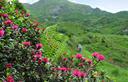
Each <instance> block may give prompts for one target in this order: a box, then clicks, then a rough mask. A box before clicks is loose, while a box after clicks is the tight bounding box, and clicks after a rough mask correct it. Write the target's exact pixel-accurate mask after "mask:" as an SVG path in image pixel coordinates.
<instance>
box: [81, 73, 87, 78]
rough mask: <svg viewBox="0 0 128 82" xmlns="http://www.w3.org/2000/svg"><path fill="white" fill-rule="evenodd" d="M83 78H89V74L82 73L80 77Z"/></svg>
mask: <svg viewBox="0 0 128 82" xmlns="http://www.w3.org/2000/svg"><path fill="white" fill-rule="evenodd" d="M79 76H80V77H81V78H84V77H86V76H87V74H86V73H84V72H80V75H79Z"/></svg>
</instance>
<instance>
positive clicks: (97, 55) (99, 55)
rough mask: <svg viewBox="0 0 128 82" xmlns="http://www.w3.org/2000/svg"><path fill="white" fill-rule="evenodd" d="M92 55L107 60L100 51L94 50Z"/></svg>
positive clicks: (100, 59)
mask: <svg viewBox="0 0 128 82" xmlns="http://www.w3.org/2000/svg"><path fill="white" fill-rule="evenodd" d="M92 56H93V57H95V58H97V59H98V60H99V61H103V60H105V57H104V56H103V55H101V54H100V53H98V52H94V53H93V54H92Z"/></svg>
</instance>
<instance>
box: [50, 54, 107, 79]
mask: <svg viewBox="0 0 128 82" xmlns="http://www.w3.org/2000/svg"><path fill="white" fill-rule="evenodd" d="M93 54H95V52H94V53H93ZM100 56H103V55H101V54H100ZM103 57H104V56H103ZM93 58H95V57H94V56H93V55H92V58H91V59H93ZM104 58H105V57H104ZM91 59H89V58H85V57H84V56H83V55H82V54H79V53H78V54H76V55H74V56H71V57H68V58H66V57H64V56H62V58H61V60H59V64H57V66H53V69H52V70H53V73H52V74H53V76H54V77H52V79H53V78H54V79H56V80H58V81H61V80H65V81H83V80H86V78H87V79H88V80H90V79H92V78H90V77H93V79H95V78H96V77H95V76H94V75H93V73H94V72H95V71H96V68H95V67H96V65H97V64H98V63H100V62H101V60H102V61H103V60H104V59H100V61H99V60H98V61H97V59H93V60H91ZM100 77H102V75H101V76H100Z"/></svg>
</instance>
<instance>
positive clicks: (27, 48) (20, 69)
mask: <svg viewBox="0 0 128 82" xmlns="http://www.w3.org/2000/svg"><path fill="white" fill-rule="evenodd" d="M17 4H19V3H18V1H17V0H11V1H9V2H8V1H6V0H0V81H1V80H3V81H5V82H6V81H7V82H14V80H15V81H16V82H17V81H19V80H26V81H28V82H30V80H32V78H35V79H36V78H38V79H40V78H42V77H43V76H44V75H45V74H44V73H47V70H45V67H44V66H45V64H47V63H48V62H49V59H48V58H46V57H45V56H43V49H42V47H43V45H42V44H41V43H40V40H39V39H40V35H39V34H40V32H41V31H40V30H37V28H38V27H37V25H34V23H33V22H32V21H31V19H30V18H29V16H30V14H29V13H27V12H26V10H24V9H23V8H22V7H21V6H19V5H17ZM33 60H34V61H33ZM42 74H43V75H42Z"/></svg>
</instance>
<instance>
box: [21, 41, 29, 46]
mask: <svg viewBox="0 0 128 82" xmlns="http://www.w3.org/2000/svg"><path fill="white" fill-rule="evenodd" d="M22 44H23V45H24V46H30V45H31V42H23V43H22Z"/></svg>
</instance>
